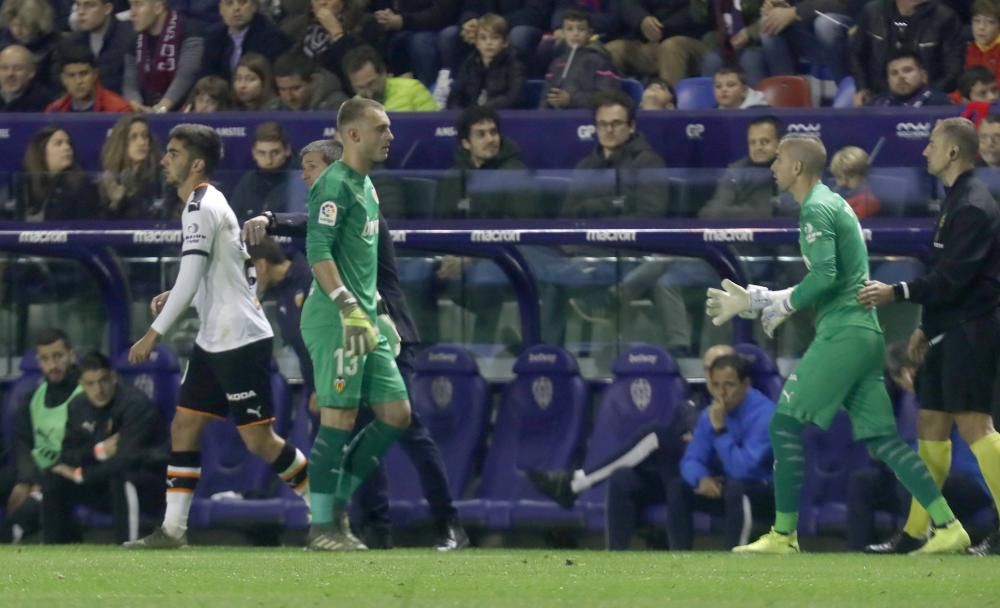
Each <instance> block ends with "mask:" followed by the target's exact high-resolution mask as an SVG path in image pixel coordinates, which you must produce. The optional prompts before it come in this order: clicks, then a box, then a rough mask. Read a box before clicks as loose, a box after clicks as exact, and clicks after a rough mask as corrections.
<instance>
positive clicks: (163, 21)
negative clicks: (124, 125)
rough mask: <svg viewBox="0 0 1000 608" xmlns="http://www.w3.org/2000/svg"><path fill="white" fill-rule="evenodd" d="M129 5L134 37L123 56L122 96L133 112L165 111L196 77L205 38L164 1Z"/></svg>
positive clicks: (148, 0) (141, 0)
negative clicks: (127, 51)
mask: <svg viewBox="0 0 1000 608" xmlns="http://www.w3.org/2000/svg"><path fill="white" fill-rule="evenodd" d="M130 6H131V8H130V12H131V16H132V26H133V27H134V28H135V31H136V34H137V36H136V43H135V49H134V50H133V52H131V53H130V54H128V55H126V56H125V82H124V84H123V88H124V92H125V99H128V100H129V101H130V102H132V107H133V108H134V109H135V110H136V111H137V112H156V113H162V112H168V111H170V110H172V109H174V107H175V106H178V105H180V103H181V101H183V100H184V98H185V97H187V94H188V92H189V91H190V90H191V87H192V86H193V85H194V83H195V80H196V79H197V78H198V72H200V71H201V58H202V56H203V53H204V50H205V40H204V38H202V37H201V33H200V32H199V31H198V30H197V29H196V27H195V24H194V23H193V22H188V21H187V19H185V17H183V16H182V15H181V14H180V13H179V12H177V11H175V10H172V9H169V8H167V5H166V0H130Z"/></svg>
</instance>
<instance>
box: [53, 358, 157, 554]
mask: <svg viewBox="0 0 1000 608" xmlns="http://www.w3.org/2000/svg"><path fill="white" fill-rule="evenodd" d="M80 386H81V387H82V388H83V394H82V395H77V396H76V397H74V398H73V399H72V400H71V401H70V402H69V405H68V412H67V417H66V427H65V436H64V437H63V441H62V451H61V453H60V455H59V458H58V459H57V463H56V464H54V465H52V467H51V468H50V469H49V470H48V472H47V473H46V475H45V476H44V477H43V482H42V496H43V497H44V498H45V499H44V500H43V501H42V538H43V541H44V542H45V543H46V544H56V543H69V542H79V541H80V537H81V530H80V529H79V527H78V525H77V524H76V521H75V520H74V519H73V507H75V506H77V505H81V504H82V505H87V506H89V507H92V508H96V509H97V510H99V511H103V512H109V513H111V520H112V526H113V528H114V534H115V543H117V544H121V543H123V542H125V541H129V540H135V539H137V538H139V516H140V515H141V514H143V513H146V514H149V515H153V516H158V515H162V514H163V490H164V487H163V467H165V466H166V464H167V459H168V456H169V453H170V447H169V443H168V440H167V433H166V427H165V426H164V424H163V421H162V420H161V418H160V414H159V412H158V411H157V410H156V407H155V406H154V405H153V404H152V403H151V402H150V401H149V398H148V397H146V395H145V394H143V393H142V392H141V391H139V390H138V389H136V388H134V387H132V386H131V385H129V384H124V383H122V382H120V381H119V379H118V376H117V374H116V373H115V372H114V370H113V369H112V368H111V362H110V361H108V358H107V357H105V356H104V355H102V354H101V353H97V352H94V353H90V354H88V355H86V356H85V357H83V359H81V360H80Z"/></svg>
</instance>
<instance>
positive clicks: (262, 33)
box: [202, 0, 292, 81]
mask: <svg viewBox="0 0 1000 608" xmlns="http://www.w3.org/2000/svg"><path fill="white" fill-rule="evenodd" d="M257 3H258V0H221V2H219V14H220V15H221V16H222V23H218V24H216V25H214V26H212V27H211V28H210V29H209V30H208V31H207V32H206V33H205V55H204V59H203V61H202V70H203V71H202V75H203V76H219V77H221V78H224V79H226V80H230V81H231V80H232V79H233V73H234V72H235V71H236V64H237V63H239V61H240V57H242V56H243V55H245V54H246V53H259V54H261V55H263V56H264V57H267V59H268V61H271V62H272V63H273V62H274V60H275V59H277V57H278V56H279V55H281V54H282V53H284V52H285V51H287V50H288V49H289V48H291V46H292V41H291V40H290V39H289V38H288V36H287V35H285V33H284V32H283V31H281V28H279V27H278V26H277V25H275V24H274V22H273V21H271V20H270V19H269V18H267V17H266V16H264V15H263V14H261V13H259V12H257V9H258V6H257Z"/></svg>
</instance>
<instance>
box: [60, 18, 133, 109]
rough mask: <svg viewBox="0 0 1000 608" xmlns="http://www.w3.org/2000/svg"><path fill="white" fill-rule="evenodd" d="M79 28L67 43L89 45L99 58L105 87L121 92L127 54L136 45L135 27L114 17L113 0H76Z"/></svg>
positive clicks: (102, 82) (99, 67) (98, 64)
mask: <svg viewBox="0 0 1000 608" xmlns="http://www.w3.org/2000/svg"><path fill="white" fill-rule="evenodd" d="M73 6H74V8H75V9H76V24H77V31H76V32H74V33H72V34H70V35H69V38H68V40H67V41H66V44H69V45H72V46H77V45H82V46H89V47H90V50H91V52H92V53H94V56H95V57H97V67H98V71H99V72H100V76H101V84H102V85H103V86H104V88H106V89H108V90H109V91H114V92H115V93H117V94H119V95H121V94H122V86H123V84H124V83H123V80H122V74H123V73H124V72H125V55H127V54H128V53H129V51H131V50H132V49H134V48H135V30H133V29H132V24H131V23H129V22H128V21H119V20H118V19H116V18H115V3H114V2H112V1H111V0H76V2H74V4H73Z"/></svg>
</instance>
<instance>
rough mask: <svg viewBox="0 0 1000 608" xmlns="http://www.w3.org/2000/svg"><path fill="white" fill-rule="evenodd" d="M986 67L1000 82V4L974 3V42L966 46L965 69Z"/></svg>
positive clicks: (991, 1)
mask: <svg viewBox="0 0 1000 608" xmlns="http://www.w3.org/2000/svg"><path fill="white" fill-rule="evenodd" d="M974 66H984V67H986V68H988V69H989V70H990V72H991V73H992V74H993V78H994V80H996V81H997V82H1000V2H997V0H975V1H974V2H973V3H972V41H971V42H969V43H968V44H967V45H966V46H965V67H966V69H968V68H971V67H974Z"/></svg>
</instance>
